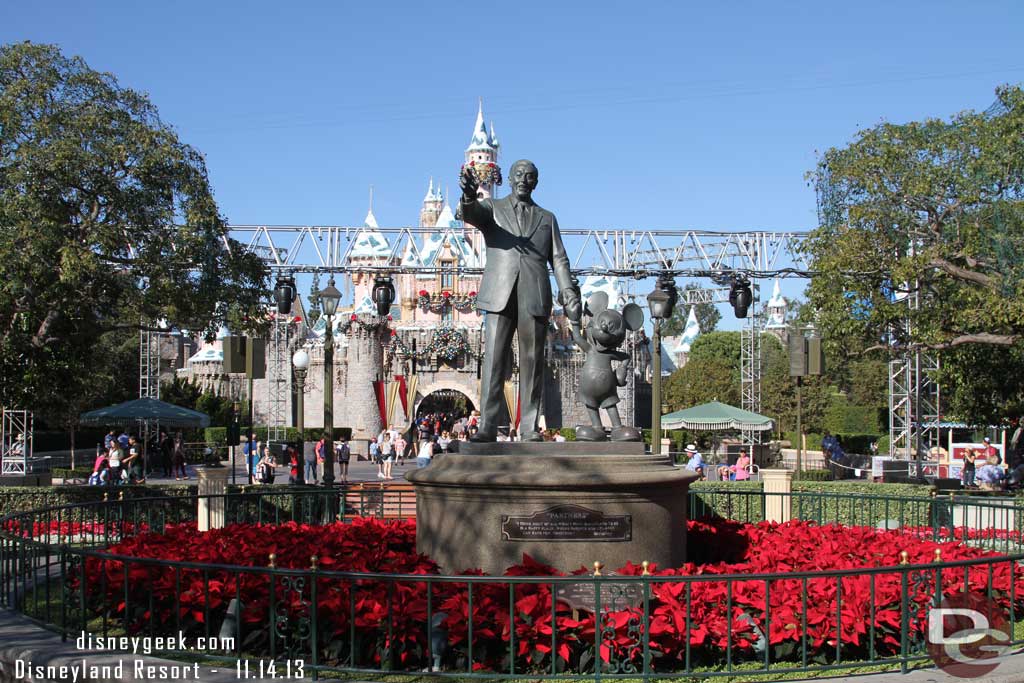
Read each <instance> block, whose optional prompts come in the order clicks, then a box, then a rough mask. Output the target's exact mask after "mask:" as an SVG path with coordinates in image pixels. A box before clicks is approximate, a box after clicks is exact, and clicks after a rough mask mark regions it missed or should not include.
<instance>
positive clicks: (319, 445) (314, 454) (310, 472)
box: [303, 436, 325, 484]
mask: <svg viewBox="0 0 1024 683" xmlns="http://www.w3.org/2000/svg"><path fill="white" fill-rule="evenodd" d="M324 441H325V439H324V437H322V436H321V437H320V440H319V441H317V442H316V445H315V446H314V447H313V449H312V450H310V451H307V452H306V453H304V454H303V456H304V459H305V462H306V469H305V477H306V483H307V484H315V483H316V479H317V477H316V470H317V462H322V461H323V457H322V456H321V455H320V454H321V452H322V451H323V447H324Z"/></svg>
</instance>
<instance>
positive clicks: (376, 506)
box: [345, 481, 416, 519]
mask: <svg viewBox="0 0 1024 683" xmlns="http://www.w3.org/2000/svg"><path fill="white" fill-rule="evenodd" d="M345 517H346V518H348V517H378V518H381V519H415V518H416V492H415V491H414V490H413V488H412V484H409V483H408V482H387V481H380V482H362V483H359V484H354V485H350V486H349V488H348V489H347V490H346V491H345Z"/></svg>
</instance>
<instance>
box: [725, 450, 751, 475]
mask: <svg viewBox="0 0 1024 683" xmlns="http://www.w3.org/2000/svg"><path fill="white" fill-rule="evenodd" d="M729 470H730V471H731V472H732V477H731V478H732V479H735V480H736V481H746V480H747V479H750V456H749V455H747V451H746V450H745V449H744V450H741V451H740V457H738V458H737V459H736V464H735V465H733V466H732V467H730V468H729Z"/></svg>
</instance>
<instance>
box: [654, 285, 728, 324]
mask: <svg viewBox="0 0 1024 683" xmlns="http://www.w3.org/2000/svg"><path fill="white" fill-rule="evenodd" d="M697 289H701V286H700V285H699V284H697V283H696V282H690V283H687V285H686V286H685V287H683V291H684V292H686V291H693V290H697ZM682 298H683V297H680V299H682ZM694 308H695V311H696V313H697V324H698V325H700V332H701V334H707V333H708V332H714V331H715V328H716V327H718V321H720V320H721V319H722V314H721V313H720V312H719V311H718V306H716V305H715V304H711V303H702V304H694ZM689 315H690V306H689V305H688V304H684V303H677V304H676V307H675V309H674V310H673V311H672V317H671V318H669V319H668V320H666V321H665V322H663V323H662V327H661V333H662V334H663V335H665V336H666V337H674V336H678V335H680V334H682V333H683V330H685V329H686V318H687V316H689Z"/></svg>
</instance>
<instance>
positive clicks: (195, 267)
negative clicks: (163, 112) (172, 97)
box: [0, 43, 266, 407]
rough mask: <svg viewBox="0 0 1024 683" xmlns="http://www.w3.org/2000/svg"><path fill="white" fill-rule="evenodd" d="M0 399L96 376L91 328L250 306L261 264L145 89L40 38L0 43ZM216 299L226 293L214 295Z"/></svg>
mask: <svg viewBox="0 0 1024 683" xmlns="http://www.w3.org/2000/svg"><path fill="white" fill-rule="evenodd" d="M0 259H2V260H3V263H4V275H5V277H4V278H3V280H2V281H0V376H3V377H4V378H5V381H4V382H3V383H0V403H2V404H3V405H19V406H26V407H32V406H45V405H48V404H49V403H50V402H51V401H52V400H53V399H54V397H56V396H58V395H61V394H65V393H71V394H77V393H81V392H82V390H83V387H84V386H85V385H88V384H89V383H90V382H92V381H93V377H94V376H95V375H97V374H99V375H100V376H102V375H103V374H104V372H106V370H107V369H109V367H108V365H107V363H108V359H107V358H106V357H104V355H103V349H104V344H103V343H100V341H101V340H104V339H105V338H106V336H107V335H115V336H118V337H122V338H123V337H124V336H125V335H128V336H134V337H138V330H139V329H140V327H143V326H152V325H154V324H155V322H156V321H157V320H158V319H160V318H165V319H167V320H168V321H170V322H171V323H172V324H174V325H177V326H178V327H180V328H184V329H189V330H198V331H206V332H207V334H212V333H213V331H214V330H215V329H216V328H217V326H219V325H220V324H221V323H222V322H223V321H224V320H225V318H226V317H227V316H228V315H232V316H234V320H239V319H241V317H242V316H251V318H252V319H256V318H257V316H256V315H255V314H256V313H257V311H258V309H259V306H260V300H261V298H262V297H263V296H264V291H265V287H266V285H265V280H266V275H265V269H264V266H263V264H262V263H261V262H260V260H259V258H258V257H256V256H254V255H252V254H249V253H247V252H246V250H245V249H244V248H243V246H242V245H241V244H240V243H238V242H237V241H235V240H232V239H231V238H230V235H229V231H228V227H227V223H226V221H225V220H224V219H223V218H222V217H221V216H220V214H219V213H218V211H217V205H216V203H215V201H214V199H213V192H212V190H211V187H210V182H209V179H208V177H207V171H206V166H205V163H204V162H203V158H202V156H201V155H200V153H199V152H198V151H196V150H195V149H193V148H192V147H190V146H188V145H187V144H184V143H182V142H181V141H180V140H179V139H178V137H177V135H176V134H175V133H174V131H173V129H172V128H171V127H170V126H168V125H167V124H165V123H164V122H163V121H161V120H160V118H159V115H158V113H157V111H156V108H155V107H154V106H153V105H152V104H151V103H150V102H149V100H148V98H147V97H146V96H145V95H143V94H140V93H137V92H135V91H132V90H129V89H126V88H122V87H121V86H119V85H118V83H117V81H116V79H115V78H114V77H113V76H111V75H110V74H103V73H99V72H96V71H93V70H92V69H90V68H89V67H88V66H87V65H86V63H85V62H84V61H83V60H82V59H81V58H79V57H73V58H68V57H65V56H64V55H62V54H61V53H60V51H59V50H58V48H57V47H55V46H51V45H34V44H31V43H21V44H17V45H7V46H3V47H0ZM223 302H230V303H231V306H230V307H228V306H225V305H224V304H223Z"/></svg>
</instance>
